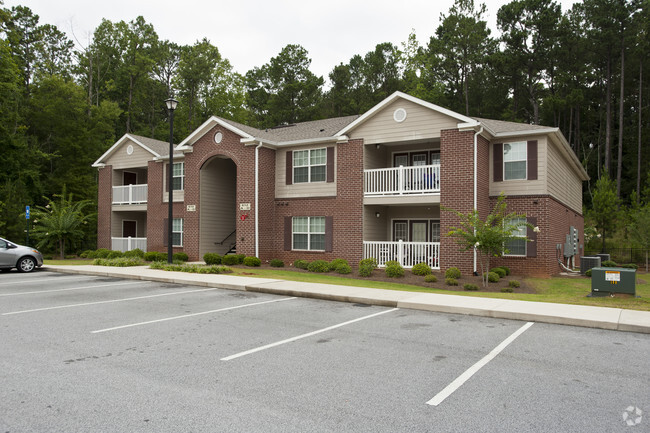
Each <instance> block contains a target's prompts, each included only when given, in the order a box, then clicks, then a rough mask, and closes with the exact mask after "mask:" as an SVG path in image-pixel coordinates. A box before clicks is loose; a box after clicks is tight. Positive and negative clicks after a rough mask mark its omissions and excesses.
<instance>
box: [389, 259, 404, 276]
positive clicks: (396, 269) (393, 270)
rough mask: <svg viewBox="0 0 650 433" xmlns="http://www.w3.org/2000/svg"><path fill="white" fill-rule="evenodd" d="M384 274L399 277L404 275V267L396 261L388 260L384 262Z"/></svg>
mask: <svg viewBox="0 0 650 433" xmlns="http://www.w3.org/2000/svg"><path fill="white" fill-rule="evenodd" d="M386 276H388V277H390V278H399V277H403V276H404V268H403V267H402V265H400V264H399V263H398V262H396V261H394V260H389V261H388V262H386Z"/></svg>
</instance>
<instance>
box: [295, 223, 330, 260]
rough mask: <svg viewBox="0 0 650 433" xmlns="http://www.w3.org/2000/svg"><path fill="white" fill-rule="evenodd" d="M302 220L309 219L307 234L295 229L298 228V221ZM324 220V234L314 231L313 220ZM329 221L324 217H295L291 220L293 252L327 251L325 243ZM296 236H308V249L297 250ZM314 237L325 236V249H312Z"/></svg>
mask: <svg viewBox="0 0 650 433" xmlns="http://www.w3.org/2000/svg"><path fill="white" fill-rule="evenodd" d="M297 218H301V219H304V218H306V219H307V231H306V232H302V231H301V232H297V231H296V229H295V226H296V219H297ZM316 218H319V219H322V221H323V224H322V226H323V231H322V232H316V231H312V219H316ZM326 225H327V221H326V218H325V217H324V216H295V217H292V218H291V250H292V251H325V248H326V247H325V242H326V231H327V227H326ZM295 235H307V249H304V248H295V245H294V243H295ZM312 235H323V249H315V248H312V246H311V236H312Z"/></svg>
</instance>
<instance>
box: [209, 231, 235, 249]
mask: <svg viewBox="0 0 650 433" xmlns="http://www.w3.org/2000/svg"><path fill="white" fill-rule="evenodd" d="M235 233H237V229H235V230H233V232H232V233H230V234H229V235H228V236H226V237H225V238H224V239H223V240H222V241H221V242H215V243H214V244H215V245H223V243H224V242H226V241H227V240H228V238H229V237H230V236H232V235H234V234H235Z"/></svg>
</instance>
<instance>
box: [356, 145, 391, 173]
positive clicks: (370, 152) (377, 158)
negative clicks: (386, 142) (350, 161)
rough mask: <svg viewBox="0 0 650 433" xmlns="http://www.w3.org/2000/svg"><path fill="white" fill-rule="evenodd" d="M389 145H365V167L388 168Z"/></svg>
mask: <svg viewBox="0 0 650 433" xmlns="http://www.w3.org/2000/svg"><path fill="white" fill-rule="evenodd" d="M389 154H390V152H389V151H388V147H386V146H379V149H377V148H376V146H375V145H374V144H373V145H372V146H363V169H364V170H373V169H377V168H386V167H388V166H387V165H386V160H387V159H388V155H389Z"/></svg>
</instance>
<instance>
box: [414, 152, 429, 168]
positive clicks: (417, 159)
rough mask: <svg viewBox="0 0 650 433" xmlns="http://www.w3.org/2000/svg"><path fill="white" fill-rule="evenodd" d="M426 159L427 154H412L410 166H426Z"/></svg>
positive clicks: (427, 157)
mask: <svg viewBox="0 0 650 433" xmlns="http://www.w3.org/2000/svg"><path fill="white" fill-rule="evenodd" d="M428 159H429V154H428V152H420V153H412V154H411V165H412V166H418V165H427V164H428V162H429V161H428Z"/></svg>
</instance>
